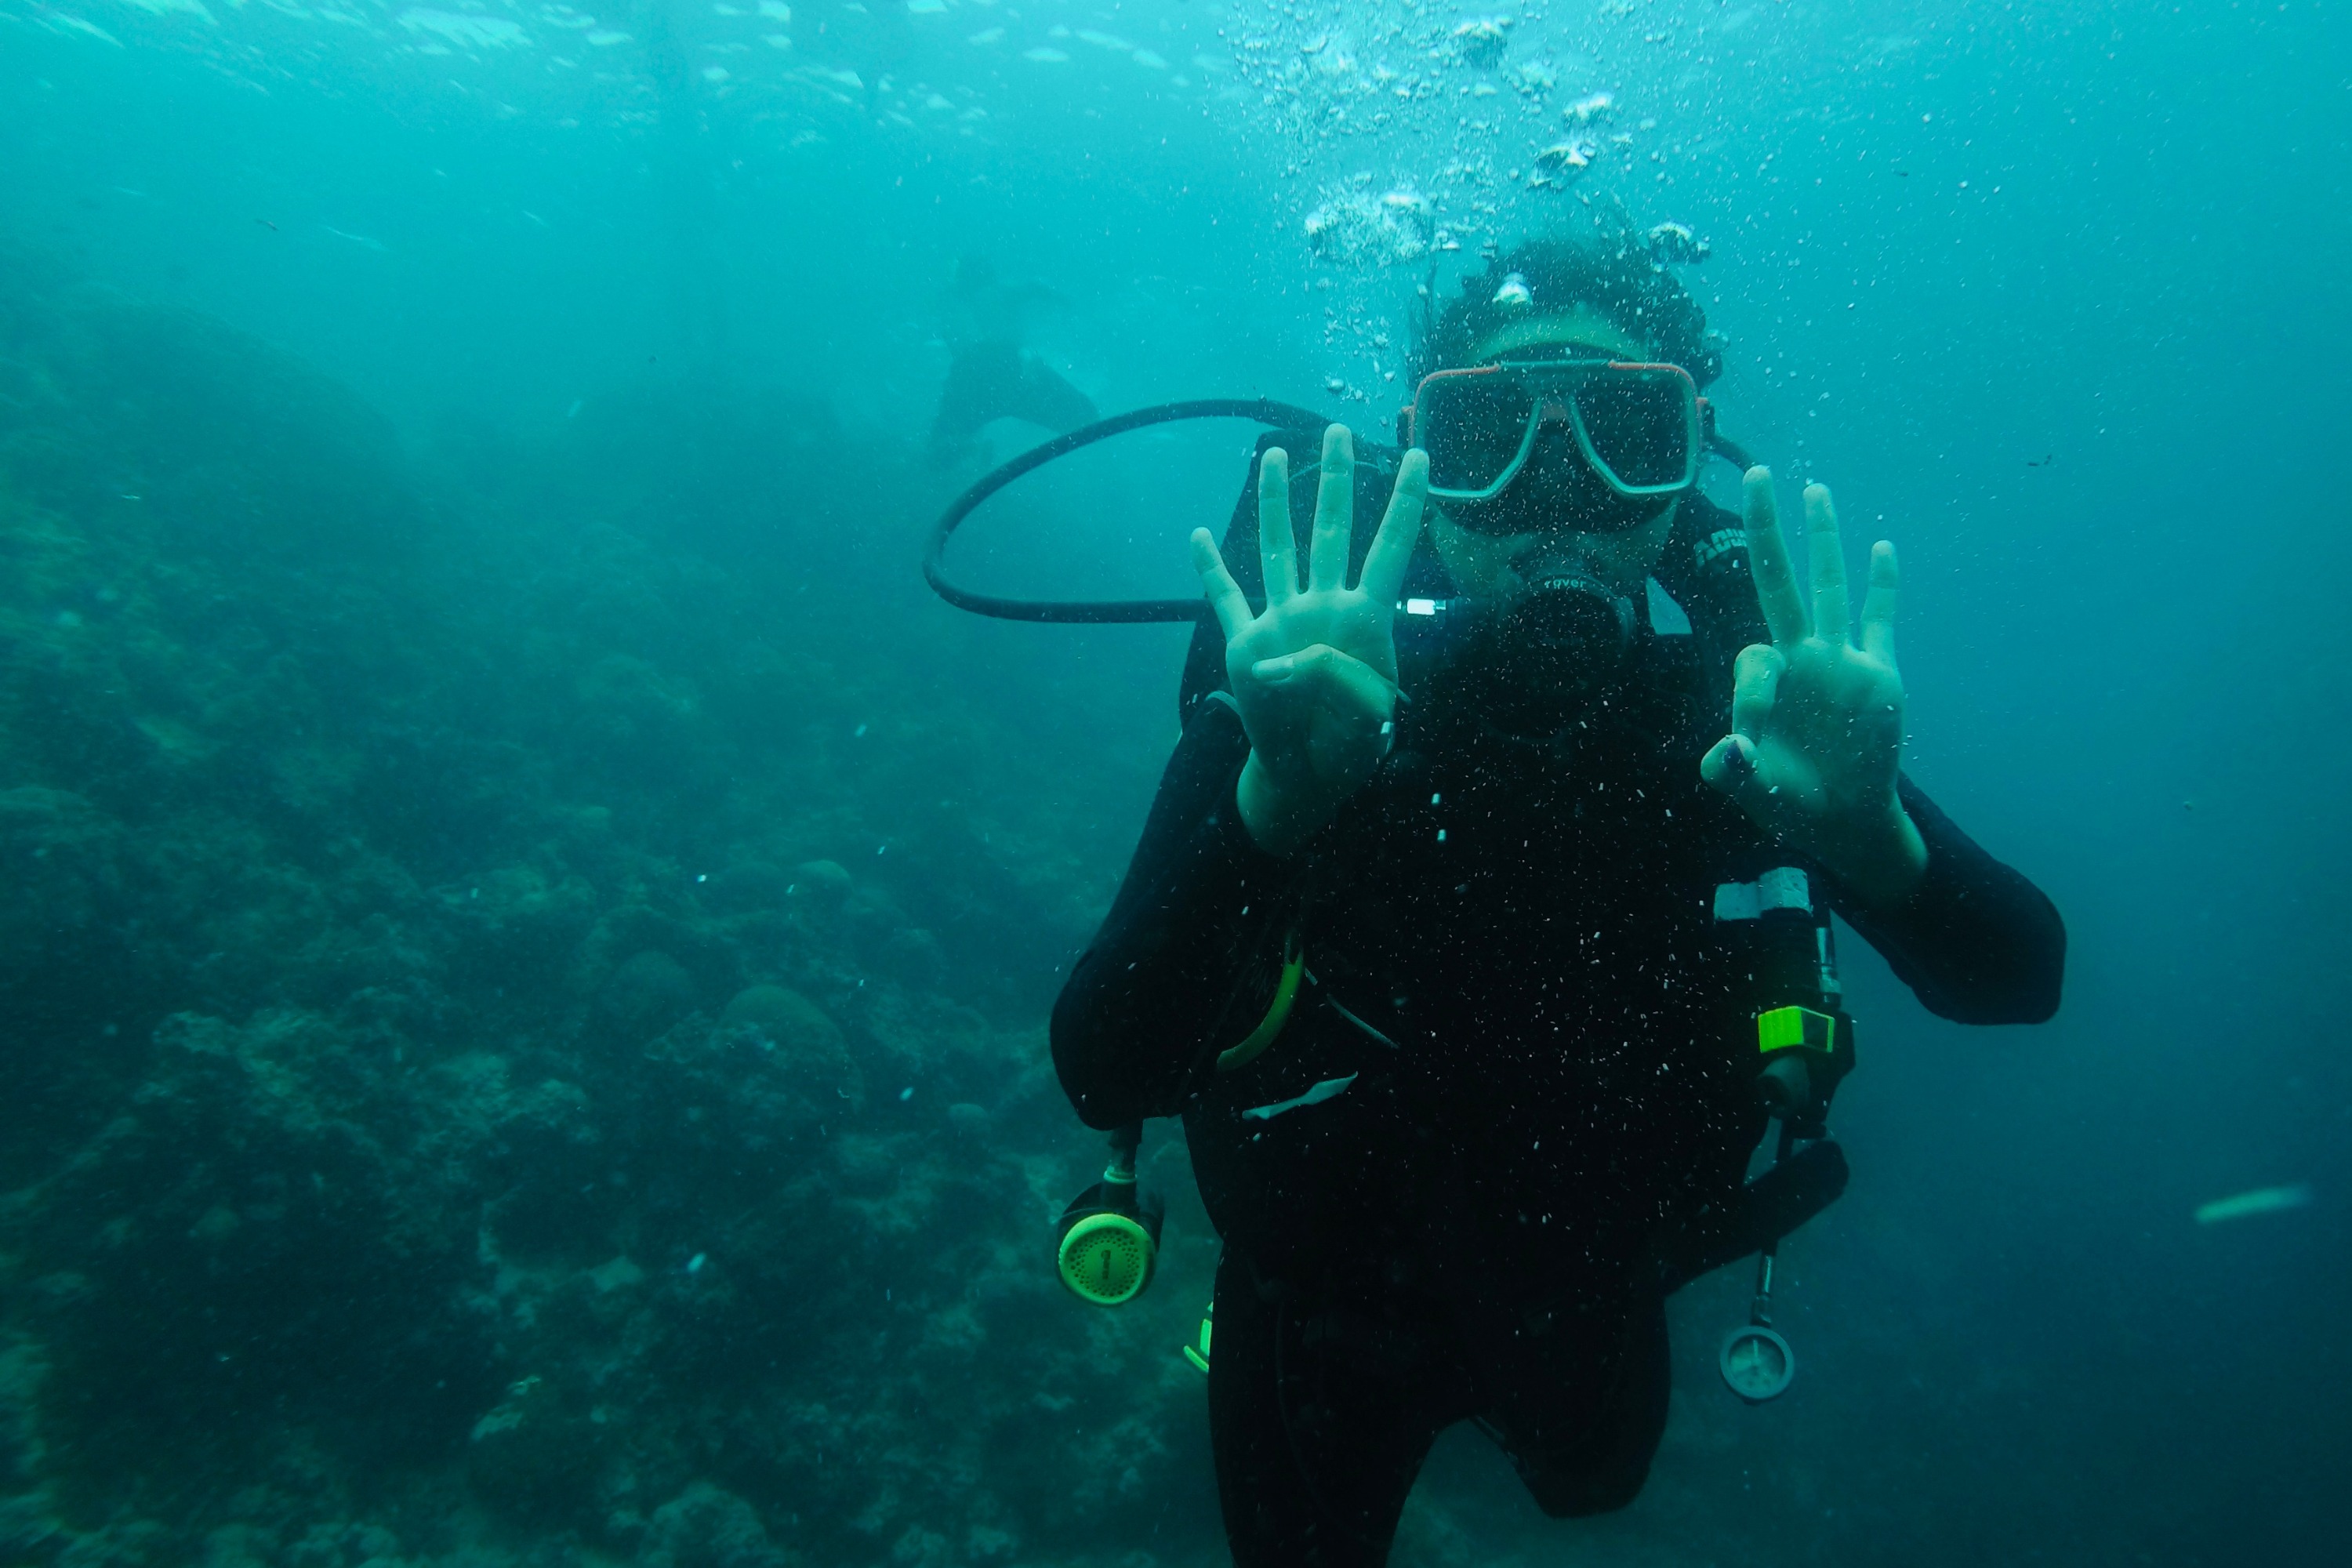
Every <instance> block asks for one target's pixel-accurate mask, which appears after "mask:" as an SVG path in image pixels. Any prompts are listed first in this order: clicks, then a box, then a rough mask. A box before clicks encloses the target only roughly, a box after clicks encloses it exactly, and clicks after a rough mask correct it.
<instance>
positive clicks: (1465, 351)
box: [1412, 230, 1723, 386]
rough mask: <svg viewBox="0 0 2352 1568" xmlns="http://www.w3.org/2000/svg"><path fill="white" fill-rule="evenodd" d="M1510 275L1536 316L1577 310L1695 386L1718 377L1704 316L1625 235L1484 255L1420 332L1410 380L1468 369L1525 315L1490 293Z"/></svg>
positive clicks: (1719, 364)
mask: <svg viewBox="0 0 2352 1568" xmlns="http://www.w3.org/2000/svg"><path fill="white" fill-rule="evenodd" d="M1514 272H1516V273H1517V274H1518V275H1519V276H1520V277H1521V278H1523V279H1526V281H1527V286H1528V293H1529V294H1531V295H1533V296H1534V299H1535V303H1534V305H1533V307H1532V308H1533V309H1534V310H1537V311H1546V310H1564V309H1566V308H1567V307H1569V306H1571V305H1583V306H1586V307H1588V308H1590V309H1591V310H1597V311H1598V312H1600V313H1601V315H1603V316H1606V317H1607V318H1609V320H1610V321H1613V322H1615V323H1616V324H1617V325H1618V326H1620V327H1622V328H1623V329H1624V330H1625V331H1627V332H1629V333H1631V334H1632V335H1633V336H1634V337H1636V338H1639V339H1641V340H1642V342H1643V345H1644V347H1645V348H1646V349H1647V351H1648V352H1649V353H1653V354H1655V355H1656V356H1657V357H1658V359H1659V360H1661V361H1662V362H1664V363H1667V364H1678V365H1680V366H1682V367H1683V368H1684V369H1685V370H1686V371H1688V372H1690V375H1691V379H1692V380H1693V381H1696V382H1697V383H1698V384H1700V385H1701V386H1705V385H1706V384H1707V383H1708V382H1710V381H1713V380H1714V379H1715V378H1716V377H1717V376H1718V375H1720V374H1723V354H1722V353H1721V351H1720V350H1719V348H1718V347H1717V339H1716V338H1715V337H1714V336H1713V334H1711V333H1709V332H1708V331H1707V330H1706V312H1705V311H1703V310H1700V309H1699V308H1698V301H1697V300H1693V299H1692V298H1691V297H1690V295H1689V294H1688V293H1687V292H1685V289H1683V286H1682V284H1681V283H1679V282H1677V281H1676V280H1675V275H1674V274H1673V273H1671V272H1669V271H1667V270H1666V269H1665V268H1664V266H1662V265H1660V264H1659V263H1658V262H1656V261H1654V260H1653V259H1652V258H1651V256H1650V252H1649V248H1648V247H1647V246H1645V245H1644V244H1643V241H1642V238H1641V237H1640V236H1638V235H1635V234H1633V232H1631V231H1630V230H1628V231H1625V232H1622V233H1619V234H1616V235H1604V236H1602V237H1601V238H1599V239H1597V240H1592V241H1580V240H1572V239H1529V240H1524V241H1522V242H1521V243H1520V244H1519V245H1518V246H1517V247H1516V248H1514V249H1513V250H1511V251H1509V252H1508V253H1507V254H1505V255H1502V256H1496V257H1490V258H1488V259H1487V262H1486V270H1485V271H1483V272H1475V273H1472V274H1470V275H1469V276H1467V277H1465V278H1464V279H1462V292H1461V294H1460V296H1459V297H1457V298H1456V299H1454V300H1449V301H1448V302H1447V303H1446V304H1445V305H1444V307H1442V308H1441V309H1439V310H1436V311H1435V312H1434V314H1433V317H1432V318H1431V319H1430V320H1429V321H1428V323H1427V325H1426V327H1425V328H1424V329H1423V331H1422V333H1421V335H1420V341H1419V342H1417V343H1416V344H1415V345H1414V349H1413V356H1412V357H1413V364H1412V378H1413V380H1414V381H1415V382H1419V381H1420V380H1421V378H1422V377H1423V376H1424V375H1427V374H1429V373H1430V372H1432V371H1434V370H1445V369H1448V368H1451V367H1453V366H1455V365H1464V364H1468V363H1470V361H1471V359H1472V358H1473V356H1474V355H1475V353H1476V349H1477V344H1478V342H1480V340H1482V339H1484V338H1485V337H1486V335H1487V334H1488V333H1490V332H1492V331H1495V330H1496V328H1498V327H1503V326H1507V325H1508V324H1509V323H1510V321H1512V320H1513V319H1514V317H1515V316H1516V315H1517V314H1521V313H1524V312H1525V311H1526V310H1528V307H1527V306H1524V305H1523V306H1520V307H1518V308H1517V310H1507V309H1506V308H1504V307H1503V306H1500V305H1497V304H1496V303H1495V291H1496V289H1499V288H1501V287H1502V285H1503V280H1504V279H1507V278H1508V277H1509V276H1510V275H1511V274H1512V273H1514Z"/></svg>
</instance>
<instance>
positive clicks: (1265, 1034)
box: [1217, 926, 1307, 1072]
mask: <svg viewBox="0 0 2352 1568" xmlns="http://www.w3.org/2000/svg"><path fill="white" fill-rule="evenodd" d="M1304 973H1307V953H1306V952H1305V950H1304V949H1303V948H1301V947H1300V946H1299V942H1298V930H1297V927H1295V926H1294V927H1292V928H1291V931H1290V933H1289V934H1288V935H1287V936H1286V937H1284V938H1283V939H1282V978H1281V980H1279V981H1278V982H1276V984H1275V987H1274V1003H1273V1005H1271V1006H1269V1007H1267V1008H1266V1010H1265V1017H1263V1018H1261V1019H1259V1020H1258V1024H1257V1027H1256V1028H1255V1029H1252V1030H1251V1031H1250V1032H1249V1036H1248V1037H1247V1038H1245V1039H1244V1040H1243V1041H1242V1043H1241V1044H1240V1045H1237V1046H1234V1047H1232V1048H1231V1049H1229V1050H1223V1051H1220V1052H1218V1053H1217V1070H1218V1071H1219V1072H1232V1071H1233V1070H1234V1068H1240V1067H1244V1066H1246V1065H1248V1064H1249V1062H1251V1061H1252V1060H1253V1059H1255V1058H1256V1057H1257V1055H1258V1053H1259V1052H1261V1051H1263V1050H1265V1048H1266V1047H1268V1046H1270V1045H1272V1044H1274V1042H1275V1038H1276V1037H1277V1036H1279V1035H1280V1034H1281V1033H1282V1026H1284V1025H1285V1024H1287V1023H1288V1022H1290V1009H1291V1006H1292V1005H1293V1004H1295V1003H1296V1002H1297V1000H1298V980H1299V976H1301V975H1302V974H1304Z"/></svg>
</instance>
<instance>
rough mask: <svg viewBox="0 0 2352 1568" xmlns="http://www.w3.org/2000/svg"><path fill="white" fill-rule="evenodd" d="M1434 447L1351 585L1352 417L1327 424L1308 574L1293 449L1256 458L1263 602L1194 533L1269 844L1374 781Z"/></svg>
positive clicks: (1248, 806) (1256, 830)
mask: <svg viewBox="0 0 2352 1568" xmlns="http://www.w3.org/2000/svg"><path fill="white" fill-rule="evenodd" d="M1428 490H1429V458H1428V456H1427V455H1426V454H1424V453H1423V452H1421V451H1418V450H1415V451H1411V452H1407V453H1406V454H1405V455H1404V461H1403V462H1402V464H1401V465H1399V467H1398V468H1397V481H1396V489H1395V490H1394V491H1393V492H1392V493H1391V496H1390V497H1389V510H1388V512H1387V514H1386V515H1385V516H1383V517H1382V518H1381V529H1380V532H1379V533H1378V534H1376V535H1375V536H1374V537H1373V539H1372V547H1371V550H1370V552H1369V553H1368V554H1366V556H1365V557H1364V570H1363V574H1362V575H1361V577H1360V579H1359V581H1358V583H1357V584H1356V586H1354V587H1352V588H1350V587H1349V586H1348V555H1349V547H1350V545H1351V544H1352V543H1353V542H1354V538H1355V514H1356V442H1355V437H1352V436H1351V435H1349V432H1348V427H1347V426H1344V425H1334V426H1331V427H1330V428H1328V430H1326V431H1324V432H1323V464H1322V477H1321V480H1320V482H1319V484H1318V487H1317V489H1316V493H1315V531H1314V537H1313V540H1312V542H1310V544H1309V546H1308V549H1307V584H1306V586H1305V587H1303V588H1302V587H1301V586H1299V583H1298V565H1297V560H1296V556H1297V549H1296V547H1295V545H1294V542H1293V536H1292V533H1291V525H1290V455H1289V454H1288V453H1286V452H1285V451H1283V450H1282V448H1280V447H1272V448H1270V449H1268V451H1267V452H1266V454H1265V458H1264V459H1263V460H1262V461H1261V462H1260V463H1259V464H1258V480H1257V533H1258V549H1259V552H1260V554H1261V557H1262V559H1263V561H1264V563H1265V614H1264V615H1259V616H1253V615H1252V614H1251V613H1250V606H1249V600H1248V599H1247V598H1245V597H1244V596H1243V594H1242V591H1241V588H1240V586H1239V585H1238V584H1235V583H1234V575H1233V574H1232V573H1231V572H1228V571H1227V570H1225V563H1224V558H1223V556H1221V555H1219V554H1218V553H1217V542H1216V541H1215V540H1214V539H1213V538H1212V537H1211V536H1210V534H1209V531H1208V530H1207V529H1205V528H1203V529H1197V530H1195V531H1193V534H1192V564H1193V566H1194V568H1195V569H1197V570H1198V571H1199V572H1200V574H1201V585H1202V589H1204V590H1205V591H1206V592H1207V594H1208V595H1209V603H1210V604H1211V605H1213V606H1214V607H1215V609H1216V612H1217V620H1218V623H1219V624H1220V625H1222V626H1223V627H1224V631H1225V675H1226V678H1227V679H1228V680H1229V681H1230V682H1231V683H1232V686H1233V690H1234V701H1235V702H1236V703H1237V704H1239V706H1240V708H1241V715H1242V728H1243V729H1244V730H1245V731H1248V733H1249V742H1250V754H1249V761H1248V762H1247V763H1244V764H1243V767H1242V776H1241V782H1240V784H1238V785H1237V786H1236V787H1235V789H1234V800H1235V803H1236V805H1238V806H1239V807H1240V810H1241V815H1242V825H1243V826H1244V827H1246V828H1248V829H1249V835H1250V837H1251V838H1252V839H1254V840H1255V842H1256V843H1257V845H1258V847H1260V848H1262V849H1265V850H1267V851H1269V852H1270V853H1273V854H1276V855H1287V854H1289V853H1290V852H1291V851H1292V850H1294V849H1296V848H1297V847H1299V846H1300V845H1301V844H1304V843H1305V842H1306V841H1307V839H1309V838H1311V837H1314V836H1315V834H1316V833H1317V832H1318V831H1319V830H1320V829H1321V828H1322V827H1323V826H1324V825H1325V824H1326V823H1328V822H1329V821H1330V820H1331V817H1332V816H1333V814H1334V813H1336V812H1337V811H1338V810H1339V807H1340V805H1342V804H1343V803H1344V802H1345V801H1346V800H1347V799H1348V797H1349V795H1354V794H1355V793H1356V791H1357V790H1358V789H1360V788H1361V787H1362V786H1363V783H1364V781H1365V780H1366V779H1368V778H1370V776H1371V774H1372V770H1373V768H1374V767H1376V766H1377V765H1378V764H1379V763H1380V760H1381V754H1382V753H1383V752H1385V751H1386V750H1387V745H1388V742H1387V739H1386V731H1387V728H1388V725H1389V724H1390V722H1391V721H1393V720H1394V718H1395V717H1396V705H1397V685H1396V638H1395V636H1394V634H1393V632H1392V631H1391V626H1390V622H1391V618H1392V617H1393V616H1394V615H1395V612H1396V595H1397V589H1398V588H1399V587H1400V586H1402V584H1403V582H1404V569H1405V563H1407V562H1408V561H1410V560H1411V559H1412V547H1413V543H1414V542H1415V541H1416V540H1418V539H1419V538H1420V536H1421V511H1422V502H1423V499H1424V498H1425V497H1426V495H1427V493H1428Z"/></svg>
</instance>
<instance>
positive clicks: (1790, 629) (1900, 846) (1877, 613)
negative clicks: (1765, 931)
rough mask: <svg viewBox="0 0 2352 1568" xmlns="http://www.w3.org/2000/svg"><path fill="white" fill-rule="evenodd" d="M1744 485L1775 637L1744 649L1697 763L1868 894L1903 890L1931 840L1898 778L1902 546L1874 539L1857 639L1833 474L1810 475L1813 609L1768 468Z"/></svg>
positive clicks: (1891, 899) (1881, 897) (1766, 825)
mask: <svg viewBox="0 0 2352 1568" xmlns="http://www.w3.org/2000/svg"><path fill="white" fill-rule="evenodd" d="M1746 489H1747V508H1746V510H1747V520H1748V560H1749V562H1750V563H1751V564H1752V566H1753V568H1754V571H1755V575H1756V594H1757V597H1758V598H1759V599H1760V600H1761V601H1762V603H1763V606H1764V623H1765V625H1766V626H1769V627H1770V628H1771V633H1772V641H1771V644H1770V646H1769V647H1767V646H1766V645H1764V644H1762V643H1758V644H1756V645H1754V646H1752V647H1746V648H1743V649H1741V650H1740V654H1739V662H1738V666H1737V668H1736V669H1735V671H1734V674H1733V688H1732V693H1731V733H1730V734H1728V735H1726V736H1725V737H1724V738H1723V739H1722V740H1720V741H1718V742H1716V743H1715V746H1714V747H1713V749H1711V750H1710V751H1709V752H1707V753H1706V757H1705V758H1704V759H1702V760H1701V762H1700V763H1699V773H1700V775H1701V776H1702V777H1704V778H1705V779H1706V782H1707V783H1708V784H1712V785H1714V786H1715V787H1716V788H1717V789H1718V790H1721V791H1722V792H1723V793H1724V794H1726V795H1729V796H1731V797H1732V798H1733V799H1734V800H1736V801H1738V803H1739V804H1740V805H1741V806H1742V807H1743V808H1745V809H1746V811H1747V813H1748V816H1749V817H1750V818H1751V819H1752V820H1753V821H1754V822H1755V823H1756V825H1757V826H1759V827H1761V828H1763V829H1764V831H1765V832H1767V833H1769V834H1770V835H1772V836H1773V837H1774V838H1776V839H1777V840H1779V841H1780V842H1781V843H1783V844H1786V845H1788V846H1789V847H1791V848H1794V849H1796V850H1799V851H1800V852H1801V853H1803V854H1805V855H1806V856H1808V857H1810V858H1811V859H1812V860H1813V861H1814V862H1815V863H1816V864H1818V865H1819V866H1821V867H1822V868H1823V869H1824V870H1826V871H1828V872H1829V873H1830V874H1831V875H1832V876H1833V877H1835V878H1837V879H1838V880H1839V881H1841V882H1843V883H1844V884H1845V886H1846V887H1847V888H1849V889H1852V890H1853V892H1854V893H1855V894H1856V895H1857V896H1858V897H1860V898H1861V899H1862V900H1864V902H1865V903H1869V904H1872V905H1876V906H1881V907H1884V906H1885V905H1888V904H1892V903H1895V902H1897V901H1898V900H1901V899H1902V898H1903V897H1904V896H1905V895H1906V894H1907V893H1909V892H1910V890H1911V889H1913V888H1914V887H1916V886H1917V885H1918V881H1919V878H1920V875H1921V874H1922V873H1923V872H1925V871H1926V869H1927V846H1926V845H1925V844H1924V843H1923V842H1922V841H1921V840H1920V837H1919V829H1918V828H1917V826H1915V825H1914V824H1913V823H1912V821H1911V817H1910V814H1909V813H1907V812H1906V811H1905V810H1904V809H1903V803H1902V802H1901V801H1900V800H1899V799H1897V798H1896V796H1895V770H1896V769H1897V767H1899V766H1900V765H1901V763H1902V760H1903V678H1902V676H1901V675H1899V674H1897V673H1896V671H1895V593H1896V589H1897V587H1898V586H1899V584H1900V578H1899V576H1898V574H1897V572H1896V569H1895V546H1894V545H1892V544H1890V543H1888V542H1886V541H1885V540H1883V539H1882V540H1880V541H1879V542H1877V543H1876V544H1874V545H1873V546H1872V547H1871V551H1870V593H1869V595H1868V596H1867V597H1865V598H1864V600H1863V604H1862V646H1861V647H1855V646H1854V644H1853V634H1852V630H1851V623H1850V620H1849V616H1848V610H1847V605H1846V588H1845V557H1844V556H1843V554H1842V553H1841V552H1840V546H1839V543H1838V524H1837V508H1836V505H1835V503H1833V502H1832V500H1831V499H1830V492H1829V487H1828V486H1826V485H1807V486H1806V487H1805V532H1806V535H1807V542H1806V550H1805V554H1806V558H1807V560H1808V562H1809V563H1810V564H1811V568H1812V579H1813V584H1812V586H1813V608H1812V615H1811V619H1810V621H1809V620H1808V618H1807V616H1806V614H1805V602H1804V598H1803V596H1802V595H1801V594H1800V593H1799V592H1798V591H1797V584H1796V578H1795V574H1793V573H1792V572H1791V571H1790V566H1789V546H1788V542H1787V541H1785V540H1784V539H1782V538H1781V536H1780V509H1779V508H1778V506H1777V505H1776V504H1775V503H1774V501H1773V499H1772V475H1771V472H1770V471H1769V469H1766V468H1750V469H1748V479H1747V486H1746Z"/></svg>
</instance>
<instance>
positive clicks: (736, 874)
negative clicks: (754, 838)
mask: <svg viewBox="0 0 2352 1568" xmlns="http://www.w3.org/2000/svg"><path fill="white" fill-rule="evenodd" d="M825 864H827V865H832V862H831V861H827V862H825ZM835 869H836V870H838V869H839V868H838V867H835ZM842 875H843V877H845V878H846V877H847V876H848V875H849V873H848V872H846V871H843V872H842ZM793 886H794V879H793V875H792V874H791V873H788V872H786V871H785V870H784V869H783V868H782V867H779V866H776V865H773V864H772V863H770V862H768V861H766V860H738V861H735V862H734V863H733V864H731V865H730V866H728V867H726V868H723V869H721V870H719V871H718V872H716V873H714V874H713V875H712V876H711V878H710V879H709V881H707V882H705V883H703V884H702V889H701V890H702V901H703V903H704V904H705V905H706V906H707V907H709V909H711V910H715V911H717V912H718V913H719V914H730V915H748V914H757V913H760V912H761V911H762V910H773V909H779V908H782V905H783V902H784V900H785V899H787V898H788V897H790V896H791V895H790V894H789V893H788V892H787V891H786V889H789V888H791V887H793Z"/></svg>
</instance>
